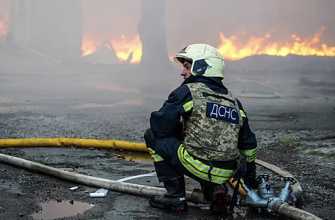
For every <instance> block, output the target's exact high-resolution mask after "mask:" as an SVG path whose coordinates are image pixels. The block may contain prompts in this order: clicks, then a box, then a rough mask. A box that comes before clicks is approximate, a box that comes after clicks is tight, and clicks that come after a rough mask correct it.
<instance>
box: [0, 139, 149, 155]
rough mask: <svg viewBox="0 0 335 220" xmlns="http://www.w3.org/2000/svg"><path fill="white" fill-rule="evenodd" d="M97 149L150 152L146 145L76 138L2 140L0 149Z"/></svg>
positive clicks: (0, 140)
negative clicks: (72, 147)
mask: <svg viewBox="0 0 335 220" xmlns="http://www.w3.org/2000/svg"><path fill="white" fill-rule="evenodd" d="M71 146H74V147H96V148H112V149H114V150H116V149H123V150H129V151H143V152H148V149H147V147H146V145H145V144H144V143H135V142H127V141H118V140H94V139H75V138H31V139H0V147H71Z"/></svg>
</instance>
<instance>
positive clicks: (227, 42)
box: [217, 27, 335, 60]
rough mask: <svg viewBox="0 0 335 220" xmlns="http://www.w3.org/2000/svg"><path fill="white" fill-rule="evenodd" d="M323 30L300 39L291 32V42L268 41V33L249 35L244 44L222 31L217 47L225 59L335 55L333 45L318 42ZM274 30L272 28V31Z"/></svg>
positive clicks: (269, 36)
mask: <svg viewBox="0 0 335 220" xmlns="http://www.w3.org/2000/svg"><path fill="white" fill-rule="evenodd" d="M324 30H325V28H324V27H322V28H321V30H320V31H318V32H317V33H316V34H314V36H313V37H309V38H307V39H304V40H301V38H299V37H298V36H297V35H295V34H293V35H292V36H291V37H292V40H293V42H289V41H286V42H285V43H279V42H274V43H268V42H267V41H268V40H269V39H270V38H271V35H270V33H267V34H266V35H265V36H264V37H251V38H250V39H249V40H248V41H247V42H246V43H245V44H244V45H243V44H240V43H239V42H237V37H236V36H231V37H229V38H226V37H225V36H224V34H223V33H220V39H221V44H220V45H219V46H218V47H217V49H218V50H219V52H220V53H221V54H222V56H223V57H224V58H225V59H228V60H239V59H242V58H244V57H249V56H252V55H261V54H266V55H272V56H287V55H289V54H295V55H300V56H309V55H316V56H335V47H329V46H327V44H321V47H320V46H318V44H319V43H320V37H321V36H322V34H323V31H324ZM274 31H275V30H272V32H274Z"/></svg>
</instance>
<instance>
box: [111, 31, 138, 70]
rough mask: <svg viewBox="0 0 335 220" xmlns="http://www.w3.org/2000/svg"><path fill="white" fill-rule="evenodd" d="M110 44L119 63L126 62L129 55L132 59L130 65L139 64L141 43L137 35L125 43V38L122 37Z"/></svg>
mask: <svg viewBox="0 0 335 220" xmlns="http://www.w3.org/2000/svg"><path fill="white" fill-rule="evenodd" d="M111 43H112V45H113V48H114V50H115V53H116V56H117V57H118V58H119V60H120V61H121V62H122V61H126V60H127V59H128V57H129V55H130V54H131V53H132V58H131V60H130V63H139V62H141V58H142V43H141V40H140V35H139V34H138V35H137V36H136V37H135V38H134V39H133V40H131V41H127V39H126V36H125V35H122V36H121V40H112V41H111Z"/></svg>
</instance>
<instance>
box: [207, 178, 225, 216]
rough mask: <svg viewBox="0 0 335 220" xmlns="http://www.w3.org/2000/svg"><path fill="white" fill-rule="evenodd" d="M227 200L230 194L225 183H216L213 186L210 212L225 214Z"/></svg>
mask: <svg viewBox="0 0 335 220" xmlns="http://www.w3.org/2000/svg"><path fill="white" fill-rule="evenodd" d="M229 202H230V196H229V195H228V188H227V186H226V185H225V184H221V185H218V186H217V187H215V189H214V192H213V196H212V199H211V206H210V211H211V214H227V212H228V205H229Z"/></svg>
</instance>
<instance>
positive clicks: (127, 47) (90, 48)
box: [81, 35, 142, 64]
mask: <svg viewBox="0 0 335 220" xmlns="http://www.w3.org/2000/svg"><path fill="white" fill-rule="evenodd" d="M108 41H110V43H111V45H112V46H113V49H114V50H115V53H116V56H117V57H118V59H119V61H120V62H124V61H126V60H127V59H128V58H129V56H130V55H131V59H130V63H133V64H135V63H139V62H140V61H141V58H142V43H141V40H140V35H137V36H136V37H135V38H134V39H133V40H127V38H126V36H125V35H122V36H121V37H120V39H117V40H108ZM102 43H103V40H102V39H98V40H97V39H96V40H92V39H90V38H89V37H86V36H84V38H83V43H82V47H81V50H82V56H83V57H84V56H87V55H89V54H92V53H94V52H96V51H97V50H98V49H99V47H100V46H101V45H102ZM104 45H105V46H106V47H108V48H109V49H112V48H110V45H109V44H104Z"/></svg>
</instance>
